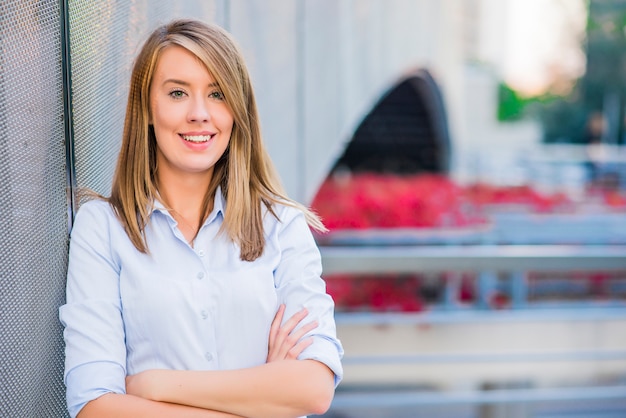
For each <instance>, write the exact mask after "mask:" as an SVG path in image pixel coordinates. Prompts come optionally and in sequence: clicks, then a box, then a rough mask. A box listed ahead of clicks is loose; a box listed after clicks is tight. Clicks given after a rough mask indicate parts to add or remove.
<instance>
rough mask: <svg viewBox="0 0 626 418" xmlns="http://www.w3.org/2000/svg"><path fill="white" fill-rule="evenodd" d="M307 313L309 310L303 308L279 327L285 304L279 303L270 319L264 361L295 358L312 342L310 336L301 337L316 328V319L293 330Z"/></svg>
mask: <svg viewBox="0 0 626 418" xmlns="http://www.w3.org/2000/svg"><path fill="white" fill-rule="evenodd" d="M308 313H309V311H307V309H306V308H303V309H302V310H301V311H299V312H297V313H295V314H294V315H293V316H292V317H291V318H289V319H288V320H287V322H285V324H284V325H283V326H282V327H281V323H282V322H283V315H284V314H285V305H284V304H281V305H280V307H279V308H278V312H276V316H275V317H274V320H273V321H272V326H271V327H270V337H269V343H268V352H267V361H266V363H271V362H272V361H280V360H295V359H297V358H298V356H299V355H300V353H302V351H303V350H304V349H305V348H307V347H308V346H310V345H311V343H313V338H312V337H309V338H306V339H304V340H301V339H302V337H303V336H304V335H305V334H306V333H307V332H309V331H311V330H313V329H315V328H317V325H318V324H317V321H312V322H309V323H308V324H305V325H303V326H302V327H300V328H299V329H298V330H296V331H294V329H295V328H296V326H297V325H298V324H300V322H302V320H303V319H304V318H306V316H307V314H308Z"/></svg>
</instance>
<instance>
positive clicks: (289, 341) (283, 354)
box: [278, 321, 318, 359]
mask: <svg viewBox="0 0 626 418" xmlns="http://www.w3.org/2000/svg"><path fill="white" fill-rule="evenodd" d="M317 326H318V323H317V321H312V322H309V323H308V324H305V325H303V326H302V327H300V328H298V329H297V330H295V331H293V332H292V333H290V334H289V335H288V336H287V337H286V338H285V339H284V340H282V341H281V345H280V346H279V347H278V348H279V350H278V358H279V359H285V358H287V356H288V354H289V351H290V350H291V349H292V348H293V347H295V346H296V345H297V344H298V343H299V341H300V340H301V339H302V337H304V335H305V334H306V333H307V332H309V331H311V330H313V329H315V328H317Z"/></svg>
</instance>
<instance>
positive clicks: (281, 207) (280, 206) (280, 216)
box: [264, 202, 305, 226]
mask: <svg viewBox="0 0 626 418" xmlns="http://www.w3.org/2000/svg"><path fill="white" fill-rule="evenodd" d="M271 207H272V212H273V215H272V213H269V210H268V209H267V208H265V214H264V219H265V220H266V221H267V220H270V223H271V224H277V225H287V224H289V223H291V222H293V221H294V220H296V219H298V218H302V219H303V220H304V219H305V217H304V213H303V212H302V210H301V209H299V208H298V207H296V206H292V205H290V204H289V203H288V202H284V203H273V204H272V206H271ZM266 226H267V224H266Z"/></svg>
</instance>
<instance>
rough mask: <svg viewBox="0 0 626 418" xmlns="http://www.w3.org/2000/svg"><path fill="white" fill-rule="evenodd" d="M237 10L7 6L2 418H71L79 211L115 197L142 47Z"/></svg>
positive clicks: (28, 1) (138, 1) (2, 106)
mask: <svg viewBox="0 0 626 418" xmlns="http://www.w3.org/2000/svg"><path fill="white" fill-rule="evenodd" d="M228 10H229V9H228V0H221V1H220V0H216V1H202V0H197V1H189V0H188V1H176V2H172V1H168V0H162V1H154V0H151V1H148V0H143V1H142V0H129V1H123V2H122V1H115V0H109V1H97V2H94V1H89V0H84V1H69V2H68V1H66V2H60V1H58V0H4V1H2V2H0V51H1V56H0V91H2V94H0V417H2V418H5V417H7V418H8V417H10V418H17V417H24V418H40V417H41V418H43V417H45V418H47V417H54V418H56V417H66V416H67V412H66V409H65V387H64V385H63V381H62V374H63V339H62V328H61V325H60V323H59V320H58V308H59V306H60V305H62V304H63V303H64V296H65V275H66V264H67V247H68V226H69V225H70V224H71V215H72V210H73V209H74V210H75V209H76V208H75V207H72V205H71V204H70V202H71V197H72V196H73V195H74V194H75V193H76V190H77V188H78V187H85V188H90V189H93V190H95V191H97V192H100V193H103V194H108V193H109V189H110V181H111V176H112V173H113V168H114V165H115V158H116V154H117V151H118V147H119V139H120V133H121V130H122V124H123V118H124V110H125V101H126V91H127V85H128V77H129V71H130V66H131V61H132V59H133V57H134V55H135V52H136V49H137V47H138V45H139V44H140V43H141V42H142V41H143V38H144V37H145V36H146V35H147V33H148V32H149V31H150V30H151V29H152V28H153V27H155V26H156V25H157V24H159V23H163V22H165V21H168V20H170V19H172V18H175V17H183V16H188V17H195V18H199V19H204V20H207V21H215V22H217V23H221V24H223V25H225V24H226V19H227V15H228ZM65 27H68V28H69V37H67V36H64V33H65V31H64V28H65ZM66 47H67V48H69V51H70V55H69V57H70V59H69V60H67V59H65V55H64V53H63V52H64V51H65V49H64V48H66ZM64 80H67V83H64ZM70 85H71V89H70V88H69V87H70ZM64 93H67V95H66V100H64ZM65 109H68V111H65ZM69 109H71V112H70V111H69ZM72 156H73V158H72ZM68 157H69V158H68ZM68 161H69V162H73V164H67V162H68ZM70 186H71V187H70Z"/></svg>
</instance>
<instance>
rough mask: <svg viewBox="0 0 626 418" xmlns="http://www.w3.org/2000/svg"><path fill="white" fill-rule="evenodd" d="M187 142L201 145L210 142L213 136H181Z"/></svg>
mask: <svg viewBox="0 0 626 418" xmlns="http://www.w3.org/2000/svg"><path fill="white" fill-rule="evenodd" d="M180 136H182V137H183V139H184V140H185V141H188V142H193V143H196V144H200V143H202V142H209V140H210V139H211V138H212V137H213V135H182V134H181V135H180Z"/></svg>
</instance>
